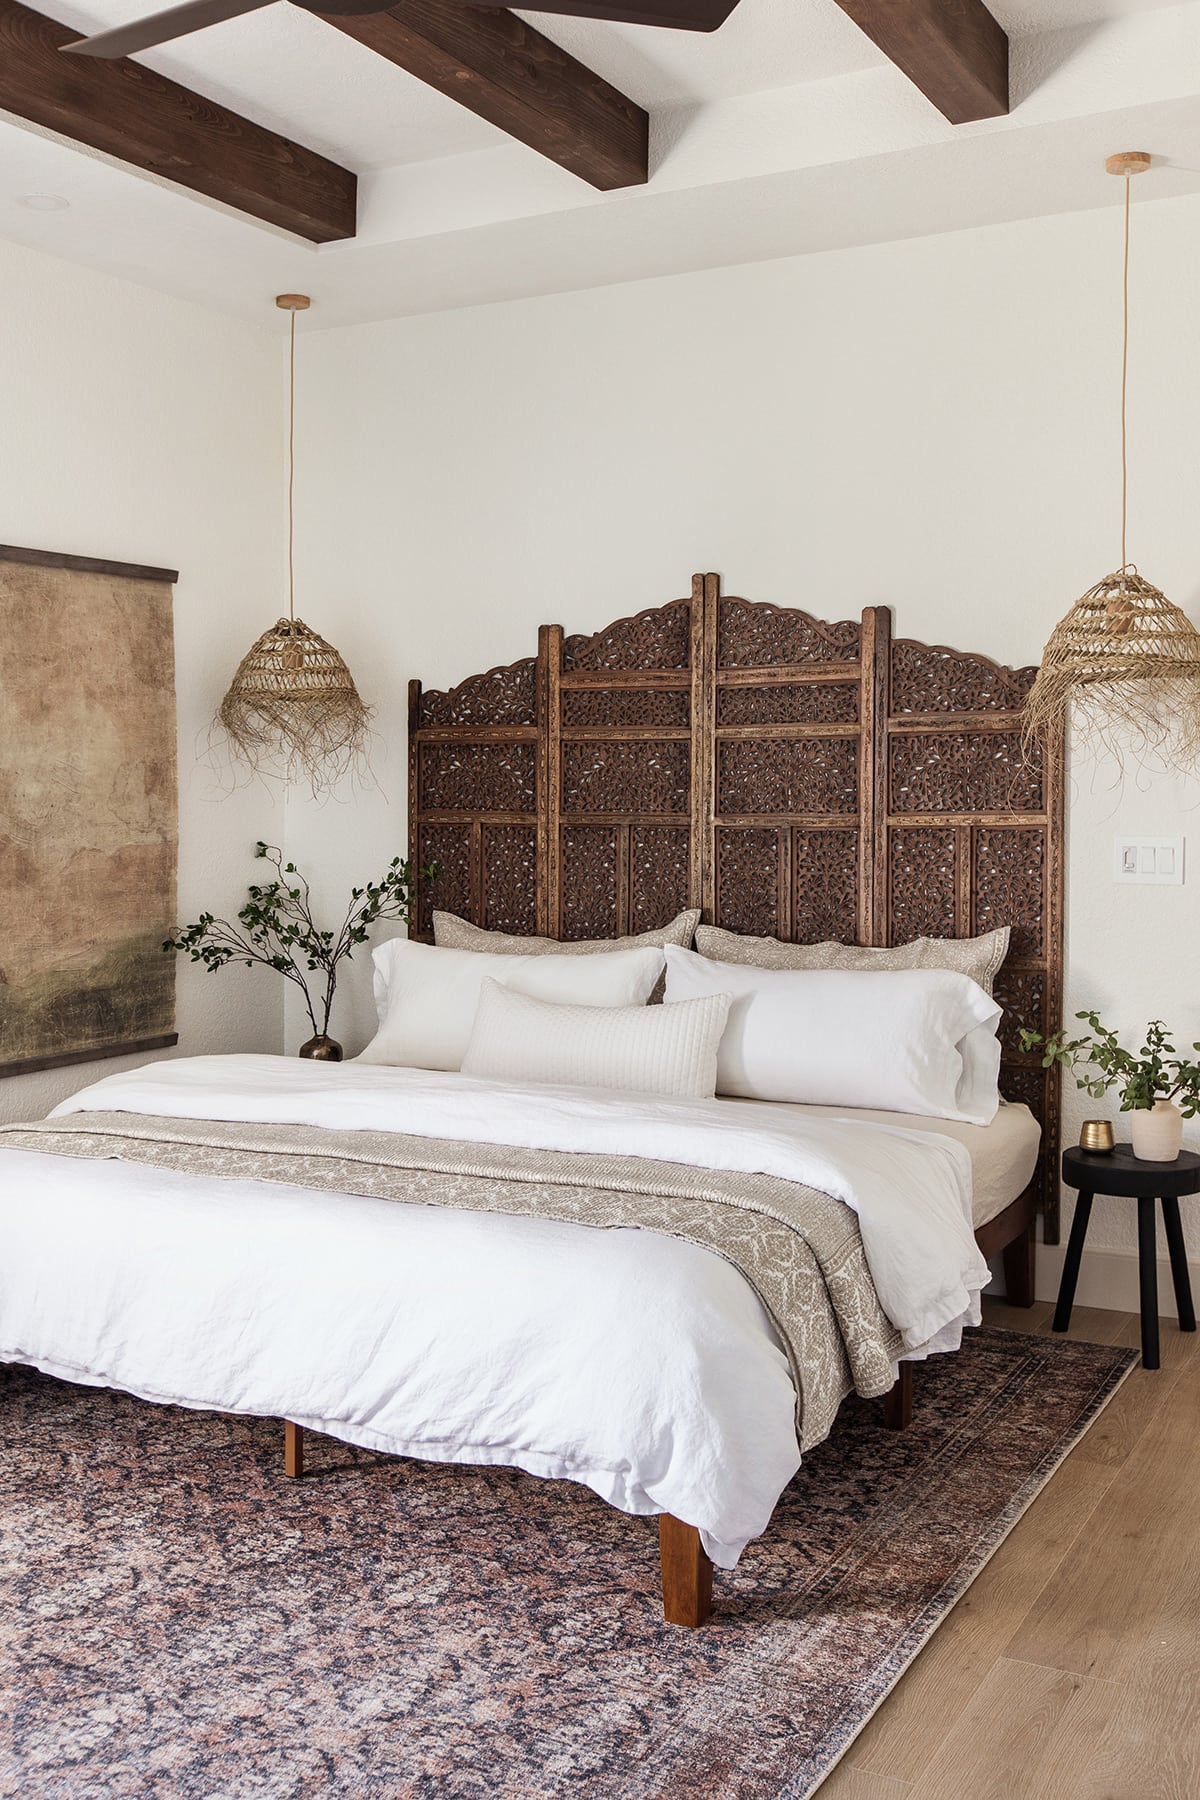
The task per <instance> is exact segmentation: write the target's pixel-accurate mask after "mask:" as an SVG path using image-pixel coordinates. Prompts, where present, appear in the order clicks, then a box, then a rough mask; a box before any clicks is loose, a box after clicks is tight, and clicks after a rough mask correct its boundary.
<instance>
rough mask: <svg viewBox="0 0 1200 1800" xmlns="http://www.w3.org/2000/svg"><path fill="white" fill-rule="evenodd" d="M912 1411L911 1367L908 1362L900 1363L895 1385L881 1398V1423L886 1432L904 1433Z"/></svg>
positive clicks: (910, 1421)
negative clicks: (886, 1429)
mask: <svg viewBox="0 0 1200 1800" xmlns="http://www.w3.org/2000/svg"><path fill="white" fill-rule="evenodd" d="M912 1409H913V1366H912V1364H911V1363H910V1362H902V1363H901V1364H900V1373H899V1375H898V1376H897V1377H896V1385H895V1386H894V1387H893V1389H892V1391H891V1393H890V1394H885V1395H884V1397H883V1422H884V1424H885V1425H886V1426H887V1428H888V1430H889V1431H906V1430H907V1429H908V1427H909V1426H910V1425H911V1424H912Z"/></svg>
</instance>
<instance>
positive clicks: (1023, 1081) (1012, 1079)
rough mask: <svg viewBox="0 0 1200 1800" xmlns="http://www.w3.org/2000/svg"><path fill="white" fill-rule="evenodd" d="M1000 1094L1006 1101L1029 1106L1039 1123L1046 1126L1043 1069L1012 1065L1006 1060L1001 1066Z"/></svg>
mask: <svg viewBox="0 0 1200 1800" xmlns="http://www.w3.org/2000/svg"><path fill="white" fill-rule="evenodd" d="M1000 1092H1001V1093H1002V1094H1003V1095H1004V1098H1005V1099H1006V1100H1015V1101H1017V1102H1018V1103H1019V1104H1020V1105H1022V1106H1027V1107H1028V1108H1029V1110H1030V1112H1031V1113H1032V1114H1033V1116H1034V1118H1035V1119H1036V1120H1037V1121H1038V1123H1039V1124H1040V1125H1044V1124H1045V1122H1046V1115H1047V1106H1048V1102H1047V1094H1046V1077H1045V1075H1044V1073H1043V1072H1042V1070H1041V1069H1037V1068H1030V1067H1029V1066H1028V1065H1027V1064H1025V1065H1018V1064H1014V1063H1010V1062H1009V1061H1008V1060H1007V1058H1006V1059H1005V1060H1004V1061H1003V1062H1002V1063H1001V1064H1000Z"/></svg>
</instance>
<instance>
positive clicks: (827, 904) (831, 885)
mask: <svg viewBox="0 0 1200 1800" xmlns="http://www.w3.org/2000/svg"><path fill="white" fill-rule="evenodd" d="M827 938H836V939H837V940H838V942H839V943H842V944H853V943H855V942H856V941H857V939H858V833H857V831H796V832H794V833H793V836H792V940H793V942H795V943H797V944H820V943H824V942H825V940H826V939H827Z"/></svg>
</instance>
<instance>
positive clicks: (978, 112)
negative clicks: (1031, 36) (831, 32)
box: [837, 0, 1008, 125]
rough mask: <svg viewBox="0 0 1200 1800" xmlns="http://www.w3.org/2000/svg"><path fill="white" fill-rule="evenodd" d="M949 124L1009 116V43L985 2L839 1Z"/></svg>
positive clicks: (941, 0) (949, 0)
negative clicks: (942, 114)
mask: <svg viewBox="0 0 1200 1800" xmlns="http://www.w3.org/2000/svg"><path fill="white" fill-rule="evenodd" d="M837 3H838V5H839V6H840V7H841V9H842V11H843V12H844V13H848V14H849V15H850V17H851V18H852V19H853V20H854V23H855V24H856V25H860V26H861V27H862V29H863V30H864V31H865V32H866V34H867V36H868V37H869V38H870V39H871V41H872V43H875V44H878V46H879V48H880V49H881V50H882V51H883V53H884V55H885V56H887V57H890V59H891V60H892V62H894V63H895V65H896V67H897V68H898V69H903V71H904V73H905V74H906V75H907V76H908V78H909V80H910V81H912V82H915V84H916V85H917V87H919V88H920V90H921V92H922V93H923V94H924V95H925V96H926V98H927V99H929V100H932V101H933V104H934V105H935V106H936V107H937V109H938V111H939V112H942V113H944V114H945V116H946V117H947V118H948V119H949V121H950V123H951V124H952V125H965V124H966V123H967V122H968V120H970V119H996V118H999V117H1000V116H1001V115H1002V114H1003V113H1006V112H1007V111H1008V39H1007V37H1006V36H1005V34H1004V28H1003V27H1002V26H1001V25H1000V24H999V23H998V22H997V21H996V20H995V19H994V18H993V17H992V15H991V13H990V12H989V11H988V9H987V7H986V6H985V5H984V4H983V0H837Z"/></svg>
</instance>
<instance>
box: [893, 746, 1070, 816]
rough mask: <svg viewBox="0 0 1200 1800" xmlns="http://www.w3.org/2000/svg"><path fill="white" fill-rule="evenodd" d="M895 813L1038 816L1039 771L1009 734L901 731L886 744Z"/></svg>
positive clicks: (1039, 801)
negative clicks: (993, 813)
mask: <svg viewBox="0 0 1200 1800" xmlns="http://www.w3.org/2000/svg"><path fill="white" fill-rule="evenodd" d="M889 753H890V754H889V803H890V806H891V810H892V811H893V812H897V813H914V812H915V813H921V812H1038V811H1040V809H1041V806H1042V779H1041V770H1040V767H1039V766H1038V763H1037V762H1027V761H1025V759H1024V758H1023V757H1022V754H1021V740H1020V737H1019V735H1018V734H1017V733H1016V732H1009V731H913V732H909V731H904V732H896V733H894V734H893V735H892V737H891V738H890V740H889Z"/></svg>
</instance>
